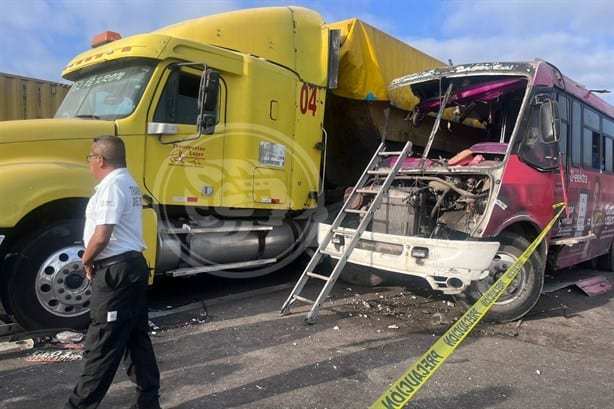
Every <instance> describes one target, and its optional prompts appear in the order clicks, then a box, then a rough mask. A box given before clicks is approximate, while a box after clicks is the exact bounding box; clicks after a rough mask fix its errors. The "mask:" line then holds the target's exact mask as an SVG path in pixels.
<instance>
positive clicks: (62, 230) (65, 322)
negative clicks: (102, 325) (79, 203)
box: [7, 219, 91, 330]
mask: <svg viewBox="0 0 614 409" xmlns="http://www.w3.org/2000/svg"><path fill="white" fill-rule="evenodd" d="M82 231H83V222H82V221H79V220H74V219H69V220H61V221H57V222H55V223H53V224H50V225H47V226H45V227H43V228H42V229H40V230H38V231H35V232H32V233H31V234H28V235H26V237H24V238H23V239H21V240H20V241H19V242H18V243H17V244H16V245H15V246H14V248H13V251H12V252H11V253H12V254H13V257H14V259H13V261H12V263H11V265H10V266H9V271H8V274H9V276H8V291H7V293H8V304H9V309H10V310H11V313H12V315H13V317H14V318H15V320H16V321H17V322H18V323H19V324H20V325H21V326H22V327H23V328H24V329H28V330H33V329H41V328H72V329H83V328H85V327H86V326H87V325H88V322H89V309H90V307H89V306H90V297H91V288H90V282H89V280H87V279H86V278H85V271H84V269H83V265H82V263H81V256H82V254H83V244H82V243H81V234H82Z"/></svg>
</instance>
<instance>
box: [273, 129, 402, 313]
mask: <svg viewBox="0 0 614 409" xmlns="http://www.w3.org/2000/svg"><path fill="white" fill-rule="evenodd" d="M411 148H412V143H411V142H409V141H408V142H407V143H406V144H405V146H404V147H403V150H402V151H400V152H389V151H386V146H385V144H384V142H383V141H382V143H381V144H380V145H379V147H378V148H377V150H376V151H375V154H374V155H373V157H372V158H371V161H370V162H369V164H368V165H367V167H366V169H365V170H364V172H363V174H362V176H361V177H360V179H359V180H358V183H357V184H356V186H354V188H353V189H352V192H351V193H350V195H349V196H348V197H347V199H346V200H345V203H344V204H343V207H342V208H341V210H340V211H339V213H338V214H337V216H336V217H335V220H334V221H333V223H332V225H331V229H330V230H329V231H328V233H327V234H326V235H325V237H324V238H323V239H322V241H321V242H320V244H319V246H318V248H317V250H316V251H315V252H314V254H313V255H312V257H311V260H310V261H309V263H307V266H306V267H305V270H304V271H303V274H302V275H301V277H300V278H299V280H298V282H297V283H296V285H295V286H294V289H293V290H292V292H291V293H290V296H289V297H288V299H287V300H286V302H285V303H284V305H283V306H282V308H281V312H280V314H281V315H286V314H289V313H290V310H291V309H292V306H293V304H294V303H295V302H296V301H301V302H303V303H307V304H312V307H311V310H310V311H309V313H308V314H307V318H305V321H306V322H307V323H308V324H313V323H314V321H315V318H316V316H317V315H318V312H319V310H320V307H321V306H322V304H323V303H324V301H325V300H326V298H327V297H328V294H329V293H330V291H331V290H332V288H333V286H334V285H335V282H336V281H337V278H338V277H339V275H340V274H341V271H342V270H343V267H344V266H345V264H346V262H347V260H348V258H349V256H350V254H351V253H352V251H353V250H354V248H355V247H356V245H357V244H358V241H359V240H360V236H361V234H362V233H363V232H364V231H365V229H366V228H367V226H368V225H369V223H370V222H371V220H372V219H373V215H374V213H375V211H376V210H377V209H378V208H379V206H380V204H381V202H382V199H383V198H384V196H385V195H386V193H387V192H388V190H389V189H390V186H391V185H392V181H393V180H394V178H395V177H396V175H397V174H398V172H399V170H400V169H401V167H402V164H403V160H404V159H405V158H406V157H407V156H409V155H410V154H411ZM397 155H398V159H397V161H396V163H394V165H392V167H390V168H387V169H385V170H383V169H379V170H378V169H377V168H378V166H379V164H380V162H381V161H382V159H383V158H384V157H391V156H397ZM374 175H378V176H381V177H383V176H385V179H384V182H383V183H382V185H381V186H379V188H378V189H365V186H366V184H367V182H368V181H369V180H370V178H371V177H372V176H374ZM359 194H363V195H374V197H373V200H372V201H371V204H370V205H369V206H368V208H367V209H366V210H364V209H358V210H356V209H350V206H351V204H352V203H354V200H355V199H356V197H357V196H358V195H359ZM348 214H358V215H360V216H361V220H360V223H359V225H358V227H357V228H356V232H355V234H354V235H353V236H352V239H351V240H350V241H349V242H348V241H347V240H346V242H345V247H344V249H343V251H342V252H341V253H340V256H339V258H338V259H337V261H336V263H335V264H334V267H333V269H332V271H331V272H330V274H329V275H323V274H318V273H317V272H315V267H316V266H318V264H319V263H320V260H321V259H322V257H323V256H325V255H330V254H335V255H338V254H339V253H331V252H330V251H327V250H326V248H327V247H328V245H329V244H330V243H331V242H332V241H333V239H334V237H335V234H336V233H338V232H339V231H340V229H339V228H340V227H341V223H342V222H343V220H344V219H345V217H346V216H347V215H348ZM310 279H315V280H320V281H322V282H324V285H323V287H322V289H321V291H320V293H319V295H318V297H317V298H316V299H315V300H311V299H308V298H305V297H302V296H301V295H300V294H301V292H302V291H303V288H304V287H305V285H306V284H307V282H308V281H309V280H310Z"/></svg>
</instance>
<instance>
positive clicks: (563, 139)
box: [559, 121, 568, 155]
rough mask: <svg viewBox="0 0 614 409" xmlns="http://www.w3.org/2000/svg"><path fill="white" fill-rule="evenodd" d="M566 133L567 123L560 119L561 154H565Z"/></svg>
mask: <svg viewBox="0 0 614 409" xmlns="http://www.w3.org/2000/svg"><path fill="white" fill-rule="evenodd" d="M567 133H568V124H567V121H561V129H560V134H559V151H560V152H561V154H562V155H567Z"/></svg>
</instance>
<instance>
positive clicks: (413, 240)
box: [318, 223, 499, 294]
mask: <svg viewBox="0 0 614 409" xmlns="http://www.w3.org/2000/svg"><path fill="white" fill-rule="evenodd" d="M329 231H330V225H329V224H325V223H320V225H319V227H318V243H322V240H323V238H324V237H325V235H326V234H327V233H328V232H329ZM355 233H356V230H354V229H347V228H339V229H337V232H336V233H335V234H334V235H333V240H331V243H329V245H328V246H327V247H326V248H325V249H324V251H323V252H324V253H325V254H328V255H329V256H330V257H332V258H336V259H338V258H339V257H341V255H342V253H343V251H344V250H345V245H346V243H348V244H349V242H350V241H351V240H352V237H354V235H355ZM498 249H499V242H496V241H470V240H444V239H429V238H424V237H411V236H397V235H393V234H385V233H373V232H364V233H363V234H362V235H361V237H360V241H359V243H358V245H357V246H356V248H354V250H353V251H352V253H351V254H350V256H349V258H348V261H349V262H351V263H354V264H360V265H363V266H367V267H373V268H377V269H381V270H386V271H391V272H396V273H399V274H405V275H409V276H415V277H421V278H423V279H425V280H426V281H427V282H428V283H429V285H430V286H431V287H432V288H433V289H434V290H438V291H442V292H443V293H444V294H459V293H462V292H463V291H464V290H465V288H467V286H468V285H469V284H470V283H471V282H472V281H475V280H480V279H482V278H485V277H486V276H487V275H488V268H489V266H490V264H491V262H492V261H493V259H494V257H495V254H496V253H497V250H498Z"/></svg>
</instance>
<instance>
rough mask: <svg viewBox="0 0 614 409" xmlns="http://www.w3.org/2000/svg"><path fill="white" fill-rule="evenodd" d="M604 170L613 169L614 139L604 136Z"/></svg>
mask: <svg viewBox="0 0 614 409" xmlns="http://www.w3.org/2000/svg"><path fill="white" fill-rule="evenodd" d="M605 170H607V171H608V172H612V171H614V139H612V138H608V137H606V138H605Z"/></svg>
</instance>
